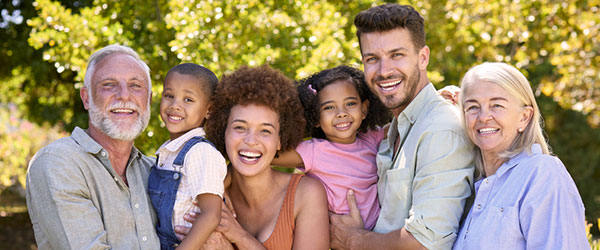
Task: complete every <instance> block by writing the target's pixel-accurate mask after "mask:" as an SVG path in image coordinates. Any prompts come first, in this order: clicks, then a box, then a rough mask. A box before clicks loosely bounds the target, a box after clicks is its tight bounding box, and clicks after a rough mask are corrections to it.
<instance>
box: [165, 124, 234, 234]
mask: <svg viewBox="0 0 600 250" xmlns="http://www.w3.org/2000/svg"><path fill="white" fill-rule="evenodd" d="M204 134H205V133H204V129H203V128H195V129H192V130H190V131H188V132H187V133H185V134H183V135H182V136H180V137H178V138H177V139H175V140H172V141H171V140H168V141H166V142H165V143H164V144H163V145H162V146H160V148H159V149H158V150H157V151H156V154H158V155H159V157H158V168H159V169H164V170H170V171H177V172H181V175H182V177H181V181H180V183H179V187H178V189H177V195H176V197H175V204H174V206H173V217H172V219H171V222H172V225H173V227H175V226H177V225H185V226H188V227H191V226H192V223H190V222H187V221H185V220H184V219H183V215H184V214H186V213H187V212H192V211H193V212H200V209H199V208H198V207H197V206H195V205H193V203H192V201H194V200H195V199H196V196H198V195H199V194H205V193H209V194H214V195H218V196H220V197H223V192H224V186H223V180H225V176H226V175H227V165H226V163H225V158H224V157H223V156H222V155H221V153H220V152H219V151H218V150H217V149H216V148H215V147H213V146H212V145H210V144H208V143H205V142H200V143H197V144H196V145H194V146H193V147H192V148H191V149H190V150H189V151H188V152H187V154H186V155H185V159H184V161H183V166H182V167H176V166H174V165H173V161H175V158H176V157H177V154H179V152H180V151H181V149H182V148H183V145H185V143H186V142H187V141H189V140H190V139H192V137H194V136H204Z"/></svg>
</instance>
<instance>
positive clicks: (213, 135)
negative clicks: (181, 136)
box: [205, 65, 306, 157]
mask: <svg viewBox="0 0 600 250" xmlns="http://www.w3.org/2000/svg"><path fill="white" fill-rule="evenodd" d="M249 104H258V105H265V106H267V107H269V108H270V109H272V110H273V111H275V113H277V115H278V117H279V128H280V129H279V137H280V142H281V150H283V151H287V150H291V149H294V148H295V147H296V146H298V144H299V143H300V142H301V141H302V138H303V135H304V129H303V128H304V126H305V124H306V122H305V121H304V117H303V116H302V113H303V111H302V105H301V104H300V100H299V99H298V92H296V89H295V88H294V85H293V81H292V80H290V79H289V78H287V77H286V76H285V75H283V73H281V72H280V71H278V70H275V69H273V68H271V67H269V66H267V65H263V66H260V67H253V68H251V67H246V66H243V67H241V68H240V69H238V70H236V71H235V72H233V73H231V74H228V75H225V76H223V79H221V82H220V83H219V85H218V86H217V89H216V91H215V96H214V98H213V104H212V106H211V107H210V109H209V110H210V118H209V119H208V120H207V122H206V125H205V129H206V136H207V138H208V139H209V140H210V141H211V142H212V143H214V145H215V147H216V148H217V149H218V150H219V151H220V152H221V153H222V154H223V155H224V156H225V157H227V152H226V151H225V129H226V128H227V120H228V119H229V114H230V112H231V108H232V107H234V106H236V105H243V106H244V105H249Z"/></svg>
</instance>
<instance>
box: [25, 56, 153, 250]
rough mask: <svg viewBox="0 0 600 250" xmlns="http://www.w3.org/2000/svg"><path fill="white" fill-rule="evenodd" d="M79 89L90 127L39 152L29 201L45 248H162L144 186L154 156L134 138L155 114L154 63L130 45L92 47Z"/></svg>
mask: <svg viewBox="0 0 600 250" xmlns="http://www.w3.org/2000/svg"><path fill="white" fill-rule="evenodd" d="M84 85H85V86H84V87H83V88H81V90H80V96H81V100H82V102H83V105H84V107H85V108H86V109H87V110H88V112H89V117H90V119H89V128H88V129H87V130H83V129H81V128H79V127H76V128H75V129H74V130H73V132H72V134H71V136H69V137H67V138H62V139H59V140H57V141H55V142H53V143H51V144H50V145H48V146H46V147H44V148H42V149H41V150H40V151H38V152H37V153H36V155H35V156H34V157H33V159H32V160H31V162H30V164H29V169H28V172H27V207H28V209H29V215H30V217H31V222H32V224H33V229H34V232H35V238H36V242H37V245H38V248H39V249H109V248H110V249H158V248H159V246H160V243H159V241H158V237H157V236H156V232H155V229H154V225H155V223H156V215H155V214H154V211H153V209H152V205H151V203H150V199H149V198H148V195H147V193H146V187H147V181H148V175H149V173H150V167H151V166H152V163H153V159H152V158H150V157H147V156H145V155H143V154H142V153H141V152H140V151H139V150H138V149H136V148H135V147H134V145H133V140H134V139H135V138H136V137H137V136H138V135H140V134H141V133H142V131H143V130H144V129H145V128H146V126H147V125H148V120H149V118H150V99H151V96H152V95H151V91H152V88H151V87H152V83H151V80H150V69H149V68H148V66H147V65H146V63H144V62H143V61H142V60H141V59H140V58H139V56H138V54H137V53H136V52H135V51H133V50H132V49H131V48H129V47H125V46H121V45H109V46H107V47H104V48H102V49H100V50H99V51H97V52H95V53H94V54H92V56H91V57H90V59H89V61H88V66H87V70H86V74H85V79H84Z"/></svg>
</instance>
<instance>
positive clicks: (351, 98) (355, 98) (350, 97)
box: [319, 96, 359, 107]
mask: <svg viewBox="0 0 600 250" xmlns="http://www.w3.org/2000/svg"><path fill="white" fill-rule="evenodd" d="M347 100H357V101H358V100H359V98H357V97H356V96H349V97H346V98H344V101H347ZM332 102H333V101H331V100H330V101H326V102H324V103H321V105H319V107H323V106H324V105H326V104H329V103H332Z"/></svg>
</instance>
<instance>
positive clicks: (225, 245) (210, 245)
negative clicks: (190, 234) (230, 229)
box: [200, 232, 234, 250]
mask: <svg viewBox="0 0 600 250" xmlns="http://www.w3.org/2000/svg"><path fill="white" fill-rule="evenodd" d="M211 249H225V250H233V249H234V248H233V245H231V242H229V240H227V238H225V236H223V234H222V233H219V232H212V233H211V234H210V236H208V239H206V242H204V245H202V248H200V250H211Z"/></svg>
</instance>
